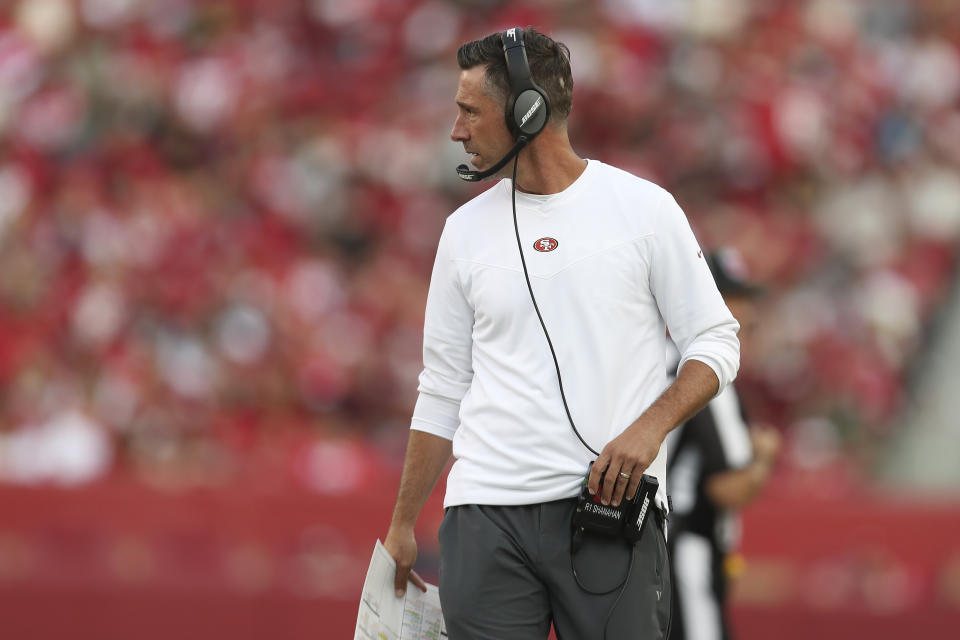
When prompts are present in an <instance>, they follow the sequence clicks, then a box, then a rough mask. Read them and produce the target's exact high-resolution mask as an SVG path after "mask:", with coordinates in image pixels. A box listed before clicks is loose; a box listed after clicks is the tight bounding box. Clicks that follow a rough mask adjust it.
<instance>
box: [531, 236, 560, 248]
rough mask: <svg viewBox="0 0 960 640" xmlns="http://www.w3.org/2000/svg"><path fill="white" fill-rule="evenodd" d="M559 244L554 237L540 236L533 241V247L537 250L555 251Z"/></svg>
mask: <svg viewBox="0 0 960 640" xmlns="http://www.w3.org/2000/svg"><path fill="white" fill-rule="evenodd" d="M559 244H560V243H559V242H557V241H556V240H554V239H553V238H540V239H539V240H537V241H536V242H534V243H533V248H534V249H536V250H537V251H553V250H554V249H556V248H557V246H558V245H559Z"/></svg>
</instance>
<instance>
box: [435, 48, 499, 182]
mask: <svg viewBox="0 0 960 640" xmlns="http://www.w3.org/2000/svg"><path fill="white" fill-rule="evenodd" d="M484 71H485V68H484V67H483V66H477V67H473V68H471V69H465V70H463V71H461V72H460V83H459V85H458V86H457V97H456V101H457V109H458V114H457V120H456V121H455V122H454V123H453V130H452V131H451V132H450V139H451V140H453V141H454V142H460V143H462V144H463V148H464V150H465V151H466V152H467V153H469V154H470V155H471V158H470V164H472V165H473V166H474V168H475V169H477V170H478V171H483V170H484V169H487V168H489V167H491V166H493V165H494V164H496V163H497V162H498V161H499V160H500V158H502V157H503V156H505V155H506V154H507V152H508V151H510V148H511V147H513V143H514V140H513V136H512V135H510V131H509V130H508V129H507V123H506V122H505V121H504V117H503V112H504V108H505V107H504V104H505V102H504V101H503V100H502V99H498V98H497V97H495V96H492V95H490V93H489V92H488V91H487V90H486V88H485V83H484ZM504 170H505V171H506V170H507V169H504Z"/></svg>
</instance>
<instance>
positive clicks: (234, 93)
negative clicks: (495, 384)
mask: <svg viewBox="0 0 960 640" xmlns="http://www.w3.org/2000/svg"><path fill="white" fill-rule="evenodd" d="M513 24H532V25H535V26H537V27H538V28H540V29H541V30H543V31H546V32H548V33H551V34H553V35H554V36H555V37H556V38H557V39H559V40H561V41H564V42H566V43H567V44H568V45H569V47H570V49H571V52H572V66H573V71H574V79H575V82H576V87H575V93H574V110H573V115H572V120H571V125H570V127H571V139H572V141H573V143H574V147H575V148H576V149H577V150H578V151H579V152H580V154H581V155H583V156H585V157H589V158H595V159H598V160H602V161H604V162H608V163H611V164H615V165H618V166H621V167H623V168H625V169H627V170H630V171H632V172H634V173H636V174H638V175H641V176H643V177H646V178H648V179H651V180H653V181H654V182H657V183H659V184H661V185H663V186H664V187H666V188H667V189H669V190H671V191H672V192H673V193H674V194H675V195H676V197H677V199H678V201H679V202H680V204H681V205H682V206H683V207H684V209H685V210H686V211H687V213H688V216H689V217H690V220H691V223H692V224H693V226H694V229H695V231H696V233H697V234H698V237H699V239H700V241H701V244H702V245H704V246H705V247H707V248H711V247H717V246H721V245H723V246H734V247H736V248H738V249H739V250H740V251H741V253H742V254H743V255H744V257H745V259H746V261H747V263H748V265H749V267H750V270H751V273H752V275H753V278H754V279H756V280H759V281H761V282H763V283H764V284H766V285H767V287H768V291H769V293H768V295H767V296H766V298H765V299H764V302H763V309H762V320H761V323H760V326H759V327H758V330H757V332H756V333H755V334H754V335H752V336H751V337H749V338H748V339H746V340H745V341H744V357H743V365H742V368H741V375H740V382H741V384H742V387H743V390H744V393H743V395H744V398H745V403H746V404H747V405H748V407H749V408H750V409H751V410H752V411H753V413H754V415H755V416H756V417H758V418H760V419H762V420H765V421H768V422H771V423H773V424H775V425H776V426H778V427H779V428H781V429H782V430H783V431H784V433H785V434H786V435H787V441H788V445H789V450H790V452H791V455H790V456H788V458H789V460H788V462H787V464H790V465H794V466H795V467H796V468H798V469H808V470H809V469H815V470H816V469H827V468H830V469H833V470H834V471H835V472H836V473H849V474H851V475H852V476H854V477H856V476H858V475H859V474H862V473H864V471H866V472H867V473H868V472H869V469H870V466H871V461H872V459H873V457H874V456H875V455H876V454H877V451H878V450H879V449H880V448H881V447H882V446H883V444H884V442H885V440H886V438H887V436H888V432H889V430H890V429H891V428H893V425H896V424H897V417H898V416H899V415H900V413H901V411H902V410H903V407H904V405H905V399H906V397H907V394H908V393H909V389H910V387H909V381H910V374H911V371H912V369H913V368H914V367H915V366H916V364H915V363H917V362H922V360H920V357H921V356H922V354H923V352H924V349H926V348H929V344H930V335H931V326H932V325H933V323H934V320H935V319H936V317H937V315H936V314H937V311H938V308H939V307H940V306H941V304H942V302H943V300H944V296H945V294H946V293H947V292H948V291H949V289H950V288H951V285H952V284H953V282H954V279H955V266H956V256H957V248H958V240H960V12H958V11H957V10H956V6H955V2H954V1H953V0H914V1H908V0H875V1H870V2H868V1H865V0H864V1H857V0H798V1H787V0H764V1H761V0H755V1H753V0H683V1H680V0H675V1H671V2H661V1H660V0H603V1H597V2H589V3H588V2H570V1H566V2H547V1H545V0H540V1H528V2H506V1H502V2H497V1H482V0H450V1H447V2H441V1H439V0H350V1H349V2H343V1H341V0H296V1H294V0H289V1H278V0H209V1H201V0H14V1H12V2H9V3H4V5H3V7H2V8H0V482H12V483H28V484H29V483H40V482H58V483H65V484H74V483H83V482H89V481H92V480H96V479H98V478H102V477H105V476H110V475H112V474H133V475H135V476H136V477H138V478H141V479H143V480H145V481H148V482H151V483H155V484H158V485H161V486H194V485H211V484H213V485H216V484H222V483H230V482H244V481H249V482H254V483H267V484H272V485H275V486H287V485H288V484H299V485H302V486H307V487H310V488H313V489H316V490H319V491H325V492H336V491H340V490H344V489H348V488H350V487H353V486H356V485H357V483H361V482H363V481H364V478H365V477H374V476H375V475H376V473H378V472H379V471H380V470H382V469H383V468H384V467H385V466H386V467H390V465H399V464H400V461H401V458H402V456H401V452H402V447H403V445H404V443H405V441H406V429H407V425H408V419H409V414H410V411H411V409H412V406H413V403H414V401H415V398H416V385H417V375H418V373H419V371H420V367H421V335H420V333H421V328H422V321H423V308H424V302H425V296H426V289H427V285H428V280H429V274H430V269H431V265H432V261H433V255H434V250H435V247H436V242H437V240H438V238H439V234H440V231H441V228H442V224H443V220H444V217H445V216H446V215H448V214H449V213H451V212H452V211H453V210H454V209H455V208H456V207H457V206H459V204H461V203H462V202H464V201H466V200H467V199H468V198H469V197H472V196H473V195H475V194H476V193H477V192H478V191H479V190H482V189H484V188H487V185H481V186H479V187H477V186H470V185H466V184H465V183H462V182H460V181H459V180H458V179H457V178H456V175H455V172H454V167H455V166H456V165H457V164H458V163H460V162H462V161H464V159H465V156H464V154H463V152H462V149H460V148H459V147H458V146H457V145H455V144H453V143H452V142H450V141H449V139H448V135H449V130H450V127H451V125H452V122H453V118H454V116H455V107H454V104H453V95H454V93H455V88H456V76H457V68H456V64H455V51H456V48H457V47H458V45H459V44H460V43H461V42H463V41H466V40H470V39H474V38H477V37H481V36H483V35H486V34H487V33H490V32H492V31H495V30H498V29H501V28H504V27H506V26H510V25H513Z"/></svg>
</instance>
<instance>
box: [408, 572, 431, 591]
mask: <svg viewBox="0 0 960 640" xmlns="http://www.w3.org/2000/svg"><path fill="white" fill-rule="evenodd" d="M410 582H412V583H413V584H414V585H416V586H417V587H418V588H419V589H420V591H423V592H426V590H427V583H426V582H424V581H423V578H421V577H420V576H419V575H417V572H416V571H411V572H410Z"/></svg>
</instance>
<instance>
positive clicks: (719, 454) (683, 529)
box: [667, 249, 780, 640]
mask: <svg viewBox="0 0 960 640" xmlns="http://www.w3.org/2000/svg"><path fill="white" fill-rule="evenodd" d="M707 263H708V265H709V266H710V271H711V272H712V273H713V277H714V280H716V282H717V288H718V289H719V290H720V293H721V294H722V295H723V298H724V301H725V302H726V303H727V307H728V308H729V309H730V311H731V312H732V313H733V315H734V317H736V318H737V320H738V321H739V322H740V325H741V331H740V336H741V340H742V339H743V338H744V334H748V333H749V332H750V330H751V328H752V324H753V322H754V316H755V312H756V309H755V300H756V298H757V296H758V295H759V294H760V293H761V289H760V288H759V287H758V286H756V285H754V284H752V283H750V282H749V281H748V279H747V277H746V270H745V268H744V266H743V260H742V259H741V258H740V255H739V254H738V253H737V252H736V251H735V250H733V249H721V250H718V251H716V252H715V253H713V254H712V255H708V256H707ZM669 361H670V359H669V358H668V362H669ZM672 361H673V362H676V356H675V355H674V358H673V360H672ZM779 448H780V437H779V435H778V434H777V432H776V431H775V430H773V429H772V428H770V427H761V426H752V427H748V424H747V420H746V418H745V417H744V415H743V412H742V410H741V407H740V402H739V399H738V397H737V392H736V390H735V389H734V386H733V385H729V386H728V387H727V388H726V389H725V390H724V391H723V392H721V393H720V394H719V395H718V396H717V397H715V398H714V399H713V400H711V401H710V403H709V404H708V405H707V407H706V408H704V409H703V410H702V411H700V413H698V414H697V415H696V416H694V417H693V418H691V419H690V420H689V421H688V422H687V423H686V424H684V425H682V426H681V427H678V428H677V429H675V430H674V431H673V432H672V433H671V434H670V435H669V436H668V446H667V450H668V452H669V457H668V460H667V486H668V487H670V491H671V494H672V498H673V511H672V513H671V527H670V537H669V550H670V556H671V559H672V563H673V571H674V597H673V621H672V632H671V635H670V638H671V640H721V639H723V640H726V639H729V638H730V637H731V636H730V632H729V626H728V624H727V616H726V611H725V609H726V607H725V597H726V592H727V572H728V570H729V565H730V564H732V563H730V562H729V554H730V552H731V550H733V549H734V548H735V547H736V544H737V542H738V539H739V519H738V517H737V510H738V509H739V508H740V507H742V506H744V505H745V504H747V503H748V502H750V500H752V499H753V498H754V497H755V496H756V495H757V493H758V492H759V491H760V490H761V489H762V488H763V486H764V484H766V482H767V480H768V478H769V476H770V471H771V469H772V467H773V463H774V460H775V458H776V455H777V451H778V450H779Z"/></svg>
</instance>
